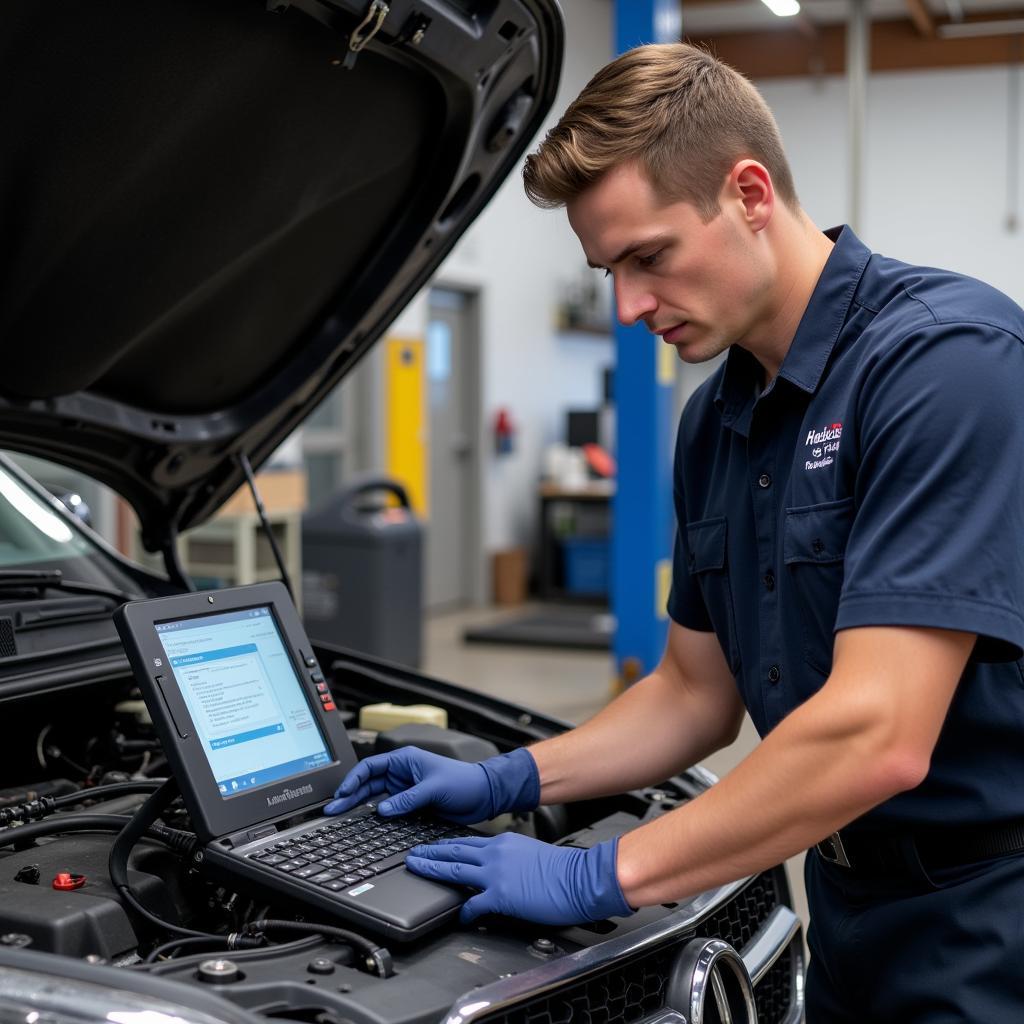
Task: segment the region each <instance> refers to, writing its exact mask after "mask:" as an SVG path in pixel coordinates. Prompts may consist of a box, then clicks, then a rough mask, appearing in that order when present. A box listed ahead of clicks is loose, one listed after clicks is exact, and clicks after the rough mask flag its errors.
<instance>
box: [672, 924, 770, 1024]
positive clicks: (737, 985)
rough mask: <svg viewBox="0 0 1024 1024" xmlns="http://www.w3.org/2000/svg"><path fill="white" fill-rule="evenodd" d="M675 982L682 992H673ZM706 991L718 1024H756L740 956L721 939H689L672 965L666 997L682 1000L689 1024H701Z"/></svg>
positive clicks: (747, 975)
mask: <svg viewBox="0 0 1024 1024" xmlns="http://www.w3.org/2000/svg"><path fill="white" fill-rule="evenodd" d="M726 979H729V980H728V982H727V980H726ZM677 983H681V985H682V987H683V988H685V989H686V993H685V995H684V994H682V993H681V992H679V991H678V990H676V991H675V992H673V986H674V985H675V984H677ZM709 991H710V994H711V998H712V999H713V1000H714V1006H715V1009H716V1010H717V1019H718V1020H719V1021H720V1022H721V1024H757V1005H756V1004H755V1003H754V985H753V983H752V982H751V980H750V972H749V971H748V970H747V965H746V964H745V963H744V962H743V958H742V957H741V956H740V955H739V953H737V952H736V950H735V949H734V948H733V947H732V946H730V945H729V943H728V942H723V941H722V940H721V939H693V940H691V941H690V942H688V943H687V945H686V947H685V948H684V949H683V951H682V953H681V954H680V956H679V958H678V960H677V961H676V966H675V967H674V968H673V971H672V980H671V981H670V982H669V998H670V999H672V998H675V999H678V1000H679V1001H680V1002H685V1005H686V1012H687V1013H688V1014H689V1017H688V1018H687V1019H688V1021H689V1022H690V1024H704V1009H705V1007H706V1006H707V1005H708V993H709ZM734 1011H735V1012H734Z"/></svg>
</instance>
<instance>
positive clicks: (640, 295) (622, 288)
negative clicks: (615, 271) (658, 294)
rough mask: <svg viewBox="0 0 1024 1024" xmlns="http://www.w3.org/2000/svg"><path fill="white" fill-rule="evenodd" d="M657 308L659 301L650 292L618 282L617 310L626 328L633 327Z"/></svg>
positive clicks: (627, 283) (616, 287)
mask: <svg viewBox="0 0 1024 1024" xmlns="http://www.w3.org/2000/svg"><path fill="white" fill-rule="evenodd" d="M657 308H658V301H657V299H656V298H655V297H654V296H653V295H652V294H651V293H650V292H649V291H648V290H646V289H644V288H638V287H636V285H630V284H629V282H625V281H619V280H616V282H615V310H616V313H617V315H618V318H619V323H621V324H622V325H623V326H624V327H630V326H632V325H633V324H635V323H636V322H637V321H638V320H642V319H643V318H644V317H645V316H647V315H648V314H650V313H653V312H654V311H655V310H656V309H657Z"/></svg>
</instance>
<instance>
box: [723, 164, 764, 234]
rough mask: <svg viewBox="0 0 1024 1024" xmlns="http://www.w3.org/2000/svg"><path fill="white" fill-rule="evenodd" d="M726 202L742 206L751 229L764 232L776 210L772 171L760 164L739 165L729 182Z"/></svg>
mask: <svg viewBox="0 0 1024 1024" xmlns="http://www.w3.org/2000/svg"><path fill="white" fill-rule="evenodd" d="M722 200H723V202H726V203H728V202H735V203H739V204H740V207H741V209H742V213H743V218H744V220H745V221H746V223H747V226H748V227H749V228H750V229H751V230H752V231H761V230H763V229H764V228H765V227H766V226H767V224H768V222H769V221H770V220H771V219H772V212H773V211H774V209H775V186H774V185H773V184H772V176H771V175H770V174H769V173H768V168H767V167H765V166H764V164H760V163H758V162H757V161H756V160H740V161H738V162H737V163H736V164H734V165H733V168H732V170H731V171H730V172H729V175H728V177H727V178H726V179H725V185H724V186H723V189H722Z"/></svg>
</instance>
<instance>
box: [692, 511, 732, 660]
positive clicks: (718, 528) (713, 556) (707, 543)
mask: <svg viewBox="0 0 1024 1024" xmlns="http://www.w3.org/2000/svg"><path fill="white" fill-rule="evenodd" d="M727 525H728V524H727V521H726V518H725V516H718V517H716V518H714V519H703V520H701V521H700V522H696V523H687V524H686V544H687V549H688V551H689V569H690V575H691V576H693V577H694V579H695V580H696V581H697V584H698V586H699V587H700V592H701V595H702V597H703V598H704V606H705V608H707V612H708V617H709V618H710V619H711V625H712V626H713V627H714V630H715V635H716V636H717V637H718V642H719V643H720V644H721V645H722V651H723V652H724V653H725V657H726V660H727V661H728V662H729V668H730V669H731V670H732V672H733V674H734V675H735V674H737V673H738V672H739V667H740V654H739V643H738V642H737V637H736V616H735V614H734V612H733V604H732V587H731V586H730V584H729V563H728V559H727V555H726V552H727V547H726V527H727Z"/></svg>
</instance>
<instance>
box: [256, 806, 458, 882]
mask: <svg viewBox="0 0 1024 1024" xmlns="http://www.w3.org/2000/svg"><path fill="white" fill-rule="evenodd" d="M466 834H467V831H466V829H464V828H463V829H460V828H458V827H457V826H455V825H448V824H446V823H445V822H443V821H438V820H437V819H425V818H419V817H417V816H415V815H412V816H410V817H408V818H380V817H378V816H377V815H376V814H368V815H358V816H353V817H346V818H339V819H337V820H331V821H328V822H326V823H325V824H323V825H319V826H317V827H316V828H314V829H311V830H309V831H308V832H301V833H299V834H298V835H296V836H292V837H291V838H289V839H285V840H282V841H281V842H279V843H274V844H272V845H271V846H265V847H263V848H262V849H261V850H260V851H259V853H256V854H253V855H252V860H254V861H257V862H259V863H260V864H263V865H265V866H266V867H270V868H273V869H274V870H275V871H280V872H282V873H283V874H286V875H289V876H291V877H292V878H301V879H304V880H305V881H307V882H312V883H313V884H314V885H319V886H321V887H322V888H324V889H328V890H330V891H331V892H340V891H341V890H342V889H346V888H348V887H349V886H351V885H357V884H358V883H359V882H362V881H365V880H366V879H368V878H372V877H373V876H374V875H376V874H379V873H380V872H381V871H386V870H387V869H388V868H392V867H394V866H395V865H397V864H401V863H402V862H403V861H404V860H405V854H406V851H408V850H410V849H411V848H412V847H414V846H416V845H418V844H420V843H432V842H435V841H436V840H438V839H448V838H455V837H458V836H464V835H466Z"/></svg>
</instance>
